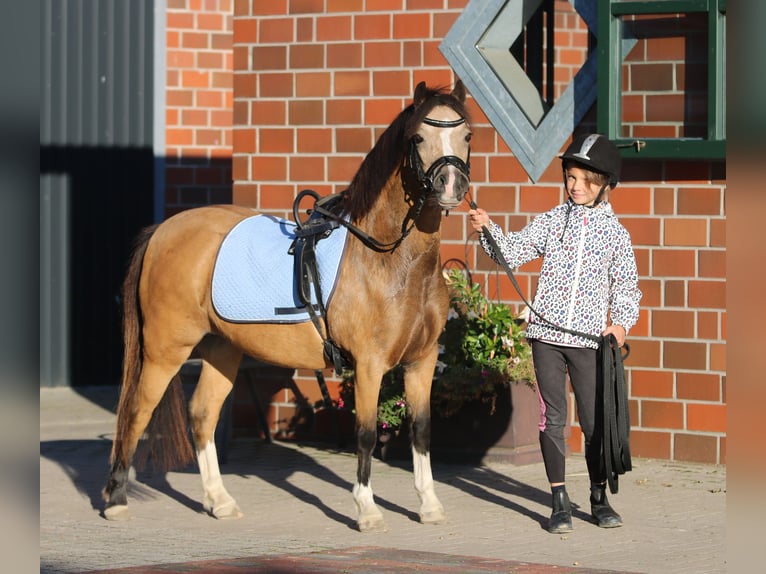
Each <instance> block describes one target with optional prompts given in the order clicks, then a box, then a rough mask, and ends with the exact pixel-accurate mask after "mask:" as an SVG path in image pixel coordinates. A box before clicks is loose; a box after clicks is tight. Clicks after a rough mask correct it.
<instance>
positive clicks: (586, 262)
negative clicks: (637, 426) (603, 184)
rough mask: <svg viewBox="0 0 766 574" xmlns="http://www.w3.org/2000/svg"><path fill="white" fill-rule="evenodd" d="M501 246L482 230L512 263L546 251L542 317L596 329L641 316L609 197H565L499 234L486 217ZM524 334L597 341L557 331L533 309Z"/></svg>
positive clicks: (628, 251)
mask: <svg viewBox="0 0 766 574" xmlns="http://www.w3.org/2000/svg"><path fill="white" fill-rule="evenodd" d="M488 229H489V232H490V233H491V234H492V237H493V239H494V240H495V242H496V243H497V246H498V247H499V248H500V251H501V253H500V254H495V253H494V252H493V249H492V247H491V246H490V245H489V242H488V241H487V240H486V238H485V237H484V234H482V235H481V244H482V247H483V248H484V250H485V251H486V252H487V254H488V255H489V256H490V257H492V258H493V259H494V260H495V261H498V262H499V261H500V260H499V259H498V257H500V256H501V257H504V258H505V260H506V261H507V262H508V265H509V266H510V267H512V268H516V267H519V266H521V265H523V264H524V263H527V262H529V261H532V260H533V259H537V258H538V257H542V258H543V264H542V269H541V270H540V277H539V280H538V285H537V292H536V293H535V297H534V301H533V303H532V307H534V309H535V311H537V312H538V313H540V315H542V316H543V317H544V318H545V319H547V320H548V321H550V322H551V323H554V324H555V325H559V326H562V327H565V328H567V329H571V330H575V331H581V332H583V333H588V334H591V335H595V336H600V335H601V333H602V332H603V331H604V329H605V328H606V326H607V321H608V320H610V321H611V324H614V325H620V326H622V327H623V328H624V329H625V332H626V334H627V332H628V331H629V330H630V328H631V327H633V325H635V324H636V321H637V320H638V305H639V302H640V301H641V291H640V290H639V288H638V270H637V268H636V258H635V255H634V253H633V246H632V244H631V240H630V234H629V233H628V231H627V230H626V229H625V228H624V227H623V226H622V224H621V223H620V222H619V220H618V219H617V216H616V215H615V214H614V211H613V210H612V206H611V205H610V204H609V202H607V201H603V202H601V203H600V204H598V206H596V207H586V206H583V205H577V204H575V203H574V202H573V201H571V200H569V201H567V202H566V203H564V204H562V205H559V206H557V207H554V208H553V209H551V210H550V211H548V212H546V213H543V214H540V215H538V216H537V217H535V218H534V219H533V220H532V221H531V222H530V223H529V224H528V225H527V226H526V227H525V228H524V229H522V230H521V231H519V232H509V233H508V234H504V233H503V231H502V229H501V228H500V226H499V225H497V224H496V223H494V222H491V221H490V223H489V226H488ZM527 338H528V339H539V340H543V341H548V342H550V343H555V344H560V345H569V346H577V347H590V348H594V349H595V348H598V343H596V342H595V341H591V340H589V339H586V338H585V337H578V336H576V335H571V334H568V333H565V332H563V331H559V330H557V329H555V328H553V327H551V326H548V325H546V324H545V323H543V322H541V321H540V319H539V318H538V317H537V315H536V314H535V313H534V312H532V313H530V317H529V325H528V327H527Z"/></svg>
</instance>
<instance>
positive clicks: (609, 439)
mask: <svg viewBox="0 0 766 574" xmlns="http://www.w3.org/2000/svg"><path fill="white" fill-rule="evenodd" d="M468 204H469V205H470V206H471V209H476V207H477V206H476V203H475V202H474V201H472V200H468ZM482 233H483V234H484V237H485V238H486V239H487V243H489V244H490V246H491V247H492V249H493V251H494V252H495V254H496V255H497V259H498V260H499V261H500V264H501V265H502V266H503V269H504V270H505V273H506V275H508V278H509V279H510V280H511V283H512V284H513V287H514V289H516V292H517V293H518V295H519V297H521V300H522V301H523V302H524V304H525V305H526V306H527V308H529V310H530V312H531V313H534V314H535V315H536V316H537V318H538V319H539V320H540V322H542V323H544V324H545V325H547V326H549V327H552V328H554V329H557V330H559V331H563V332H564V333H569V334H570V335H575V336H578V337H584V338H586V339H588V340H590V341H595V342H596V343H598V354H599V357H600V361H601V363H600V371H599V376H598V379H597V381H596V385H597V389H598V387H599V386H601V389H602V394H603V425H604V433H603V443H602V447H601V456H602V458H603V460H604V466H605V468H606V475H607V482H608V483H609V490H610V492H611V493H612V494H615V493H617V491H618V489H619V483H618V478H619V476H618V475H620V474H625V472H627V471H629V470H631V469H632V463H631V457H630V436H629V435H630V412H629V410H628V397H627V392H626V384H625V366H624V364H623V363H624V361H625V359H627V358H628V356H629V355H630V346H629V345H628V344H627V343H624V344H623V348H624V349H625V354H624V355H623V354H622V351H620V348H619V346H618V345H617V338H616V337H615V336H614V335H612V334H611V333H610V334H609V335H607V336H603V335H602V336H597V335H591V334H589V333H583V332H582V331H576V330H574V329H567V328H566V327H561V326H560V325H557V324H555V323H553V322H552V321H549V320H548V319H546V318H545V317H543V316H542V315H541V314H540V313H539V312H538V311H537V310H536V309H535V308H534V307H532V305H531V304H530V303H529V301H527V300H526V298H525V297H524V294H523V293H522V291H521V287H519V284H518V282H517V281H516V277H515V276H514V274H513V270H512V269H511V266H510V265H509V264H508V262H507V261H506V260H505V257H503V255H502V252H501V251H500V247H498V245H497V242H496V241H495V239H494V237H492V234H491V233H490V232H489V228H488V227H487V226H486V225H483V226H482Z"/></svg>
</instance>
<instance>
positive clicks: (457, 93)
mask: <svg viewBox="0 0 766 574" xmlns="http://www.w3.org/2000/svg"><path fill="white" fill-rule="evenodd" d="M452 96H454V97H455V99H457V101H459V102H460V103H464V102H465V86H464V85H463V80H461V79H460V78H458V80H457V82H455V87H454V88H452Z"/></svg>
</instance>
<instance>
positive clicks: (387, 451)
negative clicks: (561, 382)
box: [376, 383, 542, 464]
mask: <svg viewBox="0 0 766 574" xmlns="http://www.w3.org/2000/svg"><path fill="white" fill-rule="evenodd" d="M539 419H540V403H539V398H538V395H537V392H536V391H535V390H534V389H533V388H532V387H530V386H529V385H527V384H525V383H512V384H511V385H509V386H508V387H506V388H503V389H500V390H499V391H498V393H497V398H496V402H495V409H494V412H492V404H491V402H490V401H487V402H484V401H480V400H474V401H466V402H465V403H464V404H463V406H462V407H461V408H460V410H459V411H458V412H456V413H455V414H454V415H452V416H450V417H442V416H440V415H439V414H438V413H435V412H434V413H432V416H431V458H432V460H434V461H441V462H461V463H469V464H482V463H486V462H491V461H502V462H510V463H512V464H530V463H533V462H539V461H541V460H542V456H541V455H540V445H539V438H538V437H539V429H538V421H539ZM380 438H381V440H380V444H379V449H378V450H377V451H376V452H377V456H379V458H381V460H393V459H408V458H410V456H411V451H410V439H409V434H408V432H407V430H406V428H402V429H400V430H399V431H398V432H391V431H383V432H381V436H380Z"/></svg>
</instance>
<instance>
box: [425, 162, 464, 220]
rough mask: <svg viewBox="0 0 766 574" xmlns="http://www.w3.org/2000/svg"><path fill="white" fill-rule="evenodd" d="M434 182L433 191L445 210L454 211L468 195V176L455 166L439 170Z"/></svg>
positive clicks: (446, 166)
mask: <svg viewBox="0 0 766 574" xmlns="http://www.w3.org/2000/svg"><path fill="white" fill-rule="evenodd" d="M432 181H433V185H432V189H433V191H434V194H435V195H436V198H437V199H438V201H439V205H440V206H441V207H442V208H443V209H453V208H455V207H457V206H458V205H460V202H462V201H463V197H465V194H466V193H468V185H469V183H470V180H469V178H468V175H466V174H465V173H464V172H463V171H461V170H460V169H458V168H457V167H455V166H453V165H445V166H442V167H441V168H440V169H438V170H437V171H436V173H435V174H434V177H433V180H432Z"/></svg>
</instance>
